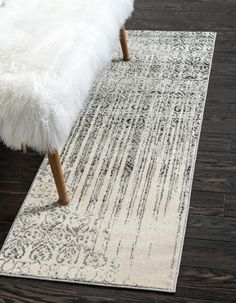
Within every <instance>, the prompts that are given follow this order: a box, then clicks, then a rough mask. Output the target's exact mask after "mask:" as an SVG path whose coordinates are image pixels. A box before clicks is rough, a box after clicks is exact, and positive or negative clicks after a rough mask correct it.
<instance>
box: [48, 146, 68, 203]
mask: <svg viewBox="0 0 236 303" xmlns="http://www.w3.org/2000/svg"><path fill="white" fill-rule="evenodd" d="M48 159H49V163H50V166H51V169H52V174H53V177H54V180H55V184H56V187H57V192H58V195H59V200H58V203H59V204H60V205H67V204H68V203H69V201H70V199H69V196H68V194H67V192H66V186H65V181H64V176H63V172H62V168H61V162H60V155H59V153H58V151H56V152H55V153H52V154H50V153H48Z"/></svg>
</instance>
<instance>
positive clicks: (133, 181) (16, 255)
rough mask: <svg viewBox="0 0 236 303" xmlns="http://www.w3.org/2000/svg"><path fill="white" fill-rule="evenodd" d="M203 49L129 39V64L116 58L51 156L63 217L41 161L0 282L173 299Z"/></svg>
mask: <svg viewBox="0 0 236 303" xmlns="http://www.w3.org/2000/svg"><path fill="white" fill-rule="evenodd" d="M215 37H216V34H215V33H209V32H155V31H130V32H129V45H130V49H131V53H132V60H131V61H130V62H128V63H127V62H122V61H121V60H120V57H121V53H120V49H119V48H118V47H117V50H116V51H115V52H114V60H113V62H112V64H111V66H110V67H109V68H108V69H107V70H106V71H105V72H104V73H103V74H102V75H101V76H100V77H99V78H98V79H97V81H96V83H95V84H94V87H93V90H92V91H91V93H90V96H89V98H88V101H87V103H86V106H85V108H84V110H83V113H82V114H81V116H80V117H79V119H78V122H77V123H76V125H75V126H74V128H73V131H72V133H71V136H70V138H69V139H68V141H67V143H66V145H65V147H64V149H63V152H62V163H63V169H64V171H65V179H66V182H67V184H68V187H69V191H70V196H71V198H72V201H71V203H70V205H68V206H66V207H59V206H57V204H56V200H57V194H56V190H55V185H54V181H53V178H52V175H51V171H50V168H49V164H48V160H47V159H46V158H45V160H44V161H43V163H42V165H41V167H40V169H39V172H38V173H37V176H36V178H35V180H34V182H33V184H32V186H31V188H30V190H29V193H28V195H27V197H26V199H25V201H24V203H23V205H22V207H21V209H20V211H19V213H18V215H17V217H16V219H15V221H14V224H13V226H12V228H11V230H10V232H9V235H8V237H7V239H6V241H5V243H4V245H3V247H2V249H1V253H0V272H1V274H2V275H8V276H18V277H28V278H36V279H48V280H57V281H67V282H78V283H87V284H95V285H106V286H117V287H130V288H140V289H152V290H159V291H168V292H174V291H175V289H176V283H177V277H178V272H179V266H180V260H181V254H182V248H183V242H184V235H185V229H186V222H187V217H188V209H189V202H190V195H191V186H192V180H193V173H194V166H195V161H196V154H197V148H198V142H199V137H200V132H201V125H202V119H203V112H204V105H205V99H206V94H207V88H208V81H209V74H210V69H211V62H212V56H213V51H214V44H215ZM78 85H79V84H78Z"/></svg>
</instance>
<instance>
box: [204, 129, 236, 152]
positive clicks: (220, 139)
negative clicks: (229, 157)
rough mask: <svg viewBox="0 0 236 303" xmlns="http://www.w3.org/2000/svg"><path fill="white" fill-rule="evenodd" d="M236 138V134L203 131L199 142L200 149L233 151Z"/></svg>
mask: <svg viewBox="0 0 236 303" xmlns="http://www.w3.org/2000/svg"><path fill="white" fill-rule="evenodd" d="M235 140H236V135H231V134H217V133H213V134H211V133H207V132H202V133H201V137H200V142H199V148H198V150H199V151H217V152H223V153H224V152H225V153H228V152H231V153H233V152H234V150H233V146H234V142H235Z"/></svg>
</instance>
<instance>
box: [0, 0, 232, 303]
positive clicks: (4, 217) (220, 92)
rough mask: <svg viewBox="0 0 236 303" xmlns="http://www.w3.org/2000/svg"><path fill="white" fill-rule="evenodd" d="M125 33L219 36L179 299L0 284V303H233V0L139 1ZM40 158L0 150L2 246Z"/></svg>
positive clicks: (2, 280)
mask: <svg viewBox="0 0 236 303" xmlns="http://www.w3.org/2000/svg"><path fill="white" fill-rule="evenodd" d="M127 28H129V29H152V30H175V31H176V30H183V31H190V30H192V31H216V32H217V33H218V36H217V41H216V49H215V54H214V60H213V66H212V73H211V79H210V86H209V92H208V97H207V104H206V110H205V116H204V123H203V129H202V135H201V140H200V147H199V152H198V158H197V164H196V170H195V176H194V184H193V192H192V199H191V209H190V215H189V220H188V227H187V235H186V240H185V245H184V252H183V258H182V263H181V269H180V276H179V280H178V286H177V292H176V294H164V293H157V292H151V291H135V290H127V289H114V288H105V287H93V286H79V285H73V284H69V283H59V282H58V283H55V282H47V281H36V280H27V279H15V278H2V277H1V278H0V302H31V303H32V302H37V303H39V302H58V303H60V302H67V303H72V302H84V303H85V302H87V303H89V302H91V303H98V302H112V303H122V302H127V303H129V302H136V303H138V302H145V303H149V302H152V303H162V302H166V303H172V302H179V303H180V302H181V303H184V302H193V303H200V302H201V303H209V302H225V303H230V302H236V43H235V42H236V1H235V0H214V1H213V0H188V1H183V0H136V10H135V13H134V15H133V17H132V19H131V20H130V21H129V22H128V24H127ZM41 161H42V157H41V156H39V155H37V154H35V153H33V152H29V153H28V154H23V153H19V152H13V151H10V150H9V149H7V148H5V147H4V146H2V145H1V146H0V205H1V208H0V242H1V243H0V244H2V243H3V241H4V239H5V237H6V235H7V233H8V231H9V228H10V226H11V224H12V221H13V219H14V217H15V216H16V213H17V211H18V209H19V207H20V205H21V203H22V201H23V199H24V196H25V195H26V193H27V190H28V188H29V186H30V184H31V182H32V180H33V178H34V176H35V174H36V172H37V169H38V167H39V165H40V162H41Z"/></svg>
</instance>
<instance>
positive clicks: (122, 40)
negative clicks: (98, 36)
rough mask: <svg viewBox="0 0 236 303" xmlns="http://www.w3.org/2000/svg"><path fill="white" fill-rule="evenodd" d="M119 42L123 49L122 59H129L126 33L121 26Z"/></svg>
mask: <svg viewBox="0 0 236 303" xmlns="http://www.w3.org/2000/svg"><path fill="white" fill-rule="evenodd" d="M120 44H121V48H122V51H123V60H124V61H129V60H130V59H131V56H130V53H129V47H128V42H127V35H126V31H125V27H124V26H122V28H121V29H120Z"/></svg>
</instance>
